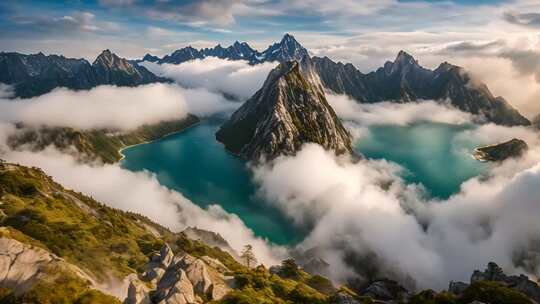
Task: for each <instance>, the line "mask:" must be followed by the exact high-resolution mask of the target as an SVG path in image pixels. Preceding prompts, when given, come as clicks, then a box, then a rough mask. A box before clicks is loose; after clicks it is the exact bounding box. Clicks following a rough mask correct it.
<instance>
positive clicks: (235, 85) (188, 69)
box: [143, 57, 277, 100]
mask: <svg viewBox="0 0 540 304" xmlns="http://www.w3.org/2000/svg"><path fill="white" fill-rule="evenodd" d="M143 65H144V66H145V67H146V68H148V69H149V70H150V71H151V72H152V73H155V74H157V75H159V76H163V77H168V78H171V79H174V80H175V81H176V82H177V83H178V84H180V85H182V86H184V87H188V88H205V89H207V90H209V91H211V92H216V93H223V94H226V95H228V96H231V97H233V98H236V99H240V100H245V99H248V98H249V97H251V95H253V94H254V93H255V92H256V91H257V90H258V89H259V88H260V87H262V85H263V83H264V80H265V79H266V77H267V76H268V73H269V72H270V70H272V69H273V68H274V67H275V66H276V65H277V64H276V63H262V64H257V65H249V64H248V63H247V62H246V61H240V60H236V61H232V60H225V59H219V58H216V57H208V58H205V59H202V60H201V59H197V60H191V61H188V62H184V63H182V64H161V65H160V64H156V63H151V62H144V63H143Z"/></svg>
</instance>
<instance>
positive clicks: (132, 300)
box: [124, 275, 152, 304]
mask: <svg viewBox="0 0 540 304" xmlns="http://www.w3.org/2000/svg"><path fill="white" fill-rule="evenodd" d="M149 292H150V290H149V288H148V287H146V285H145V284H144V283H143V282H141V281H140V280H139V279H138V278H137V276H136V275H132V276H131V277H130V278H129V287H128V291H127V297H126V299H125V300H124V304H152V301H151V300H150V294H149Z"/></svg>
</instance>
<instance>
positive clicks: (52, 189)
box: [0, 163, 333, 303]
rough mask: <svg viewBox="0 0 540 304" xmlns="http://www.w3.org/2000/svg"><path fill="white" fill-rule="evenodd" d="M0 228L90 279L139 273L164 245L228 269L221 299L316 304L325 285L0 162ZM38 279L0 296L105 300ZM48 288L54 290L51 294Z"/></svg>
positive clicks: (68, 281) (86, 289)
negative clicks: (228, 286) (248, 261)
mask: <svg viewBox="0 0 540 304" xmlns="http://www.w3.org/2000/svg"><path fill="white" fill-rule="evenodd" d="M0 225H1V226H2V228H0V229H1V230H0V231H1V233H0V239H1V238H9V239H13V240H16V241H18V242H21V243H23V244H26V245H27V246H29V248H37V249H43V250H45V251H47V252H49V253H51V254H52V255H54V256H57V257H60V258H61V259H62V260H63V261H65V262H66V263H68V264H70V265H74V266H76V267H77V268H79V269H81V270H82V271H83V272H84V273H85V274H87V275H88V276H89V277H90V278H91V279H92V280H93V281H95V282H96V283H98V284H99V283H100V282H106V281H107V280H110V279H111V277H114V278H123V277H125V276H127V275H129V274H133V273H136V274H139V275H140V274H141V273H142V272H143V271H144V268H145V265H146V263H148V261H149V260H150V257H151V256H152V254H155V253H156V252H157V251H159V250H160V248H161V247H162V246H163V245H164V244H165V242H167V243H168V244H169V245H170V246H171V247H172V248H173V250H174V251H176V252H178V251H183V252H187V253H189V254H191V255H192V256H194V257H203V256H209V257H212V258H215V259H217V260H219V261H220V262H221V263H223V264H224V265H225V266H226V267H227V268H228V269H229V270H230V273H229V274H228V275H230V276H232V277H234V278H235V280H236V281H237V282H238V283H237V284H236V285H237V288H236V289H235V290H234V291H233V292H232V293H231V294H230V295H227V296H225V298H223V299H222V300H221V303H242V301H240V302H236V301H237V300H238V301H239V300H241V299H243V298H251V297H252V296H256V297H255V298H253V299H265V300H264V301H263V302H261V303H296V301H295V300H294V299H305V300H306V301H308V302H306V303H323V302H324V301H326V299H328V297H327V293H328V292H329V291H332V288H333V287H332V286H331V284H330V282H329V281H328V280H327V279H324V278H322V277H318V276H317V277H313V276H310V275H308V274H306V273H304V272H301V275H300V276H299V277H297V278H286V277H281V276H280V275H278V274H272V273H270V272H269V271H268V270H267V269H265V268H264V267H262V266H261V267H258V268H256V269H249V268H247V267H245V266H243V265H242V264H241V263H239V262H237V261H236V260H235V259H234V258H232V256H231V255H230V254H229V253H226V252H225V251H222V250H221V249H219V248H217V247H214V248H212V247H210V246H208V245H205V244H203V243H201V242H199V241H196V240H192V239H189V238H187V237H186V236H185V235H184V234H183V233H172V232H171V231H169V230H168V229H166V228H164V227H162V226H160V225H157V224H155V223H153V222H151V221H150V220H148V219H147V218H145V217H143V216H140V215H137V214H133V213H129V212H123V211H120V210H116V209H112V208H110V207H107V206H105V205H104V204H102V203H100V202H97V201H95V200H93V199H92V198H90V197H88V196H85V195H83V194H81V193H77V192H74V191H71V190H67V189H65V188H64V187H62V186H61V185H60V184H58V183H56V182H54V181H53V180H52V179H51V178H50V177H49V176H47V175H46V174H45V173H44V172H43V171H41V170H40V169H38V168H28V167H24V166H20V165H15V164H7V163H0ZM52 273H55V276H54V278H53V276H52ZM46 277H47V278H50V279H46V280H39V282H36V283H35V284H34V285H33V287H32V288H31V289H28V291H26V292H25V293H24V294H22V295H21V294H19V295H17V296H18V298H17V297H15V295H13V292H12V291H10V288H5V286H3V285H2V284H4V283H5V282H4V283H2V282H1V281H0V287H4V288H2V289H1V291H0V299H5V301H7V299H11V300H10V301H15V300H13V299H17V300H16V301H15V302H13V303H18V302H17V301H22V300H23V299H24V300H25V301H26V302H27V303H100V302H99V301H98V300H91V301H86V300H84V299H88V298H90V299H93V298H96V299H97V298H99V297H106V295H104V294H102V293H100V292H98V291H96V290H93V289H91V284H90V283H89V282H87V281H86V280H84V279H81V278H80V277H79V276H77V275H75V274H72V273H69V272H66V273H63V272H58V271H52V270H51V276H46ZM4 285H5V284H4ZM54 286H57V287H58V288H54V290H55V292H54V293H51V292H50V289H51V288H53V287H54ZM329 286H330V287H329ZM317 289H319V291H318V290H317ZM83 296H84V297H83ZM83 300H84V301H83ZM291 301H292V302H291ZM313 301H315V302H313ZM0 303H4V302H2V301H0ZM104 303H112V302H107V301H105V302H104ZM249 303H258V302H253V301H251V302H249Z"/></svg>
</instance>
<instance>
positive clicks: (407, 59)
mask: <svg viewBox="0 0 540 304" xmlns="http://www.w3.org/2000/svg"><path fill="white" fill-rule="evenodd" d="M394 63H409V64H418V61H417V60H416V59H414V57H413V56H412V55H410V54H409V53H407V52H405V51H403V50H401V51H399V53H398V55H397V57H396V60H394Z"/></svg>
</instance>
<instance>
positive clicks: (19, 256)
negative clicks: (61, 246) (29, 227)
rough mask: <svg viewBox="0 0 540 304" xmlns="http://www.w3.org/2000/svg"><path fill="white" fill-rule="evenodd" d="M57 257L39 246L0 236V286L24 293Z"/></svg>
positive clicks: (17, 292)
mask: <svg viewBox="0 0 540 304" xmlns="http://www.w3.org/2000/svg"><path fill="white" fill-rule="evenodd" d="M54 262H59V259H58V258H57V257H56V256H54V255H52V254H50V253H49V252H47V251H46V250H43V249H41V248H37V247H32V246H29V245H26V244H23V243H21V242H19V241H17V240H14V239H11V238H6V237H1V238H0V287H4V288H9V289H12V290H14V292H15V294H21V293H24V292H25V291H26V290H28V289H29V288H30V287H31V286H32V285H33V284H34V283H35V282H36V281H37V280H38V279H39V278H40V277H41V276H42V275H44V274H45V269H46V267H47V266H48V265H49V264H51V263H54Z"/></svg>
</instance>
